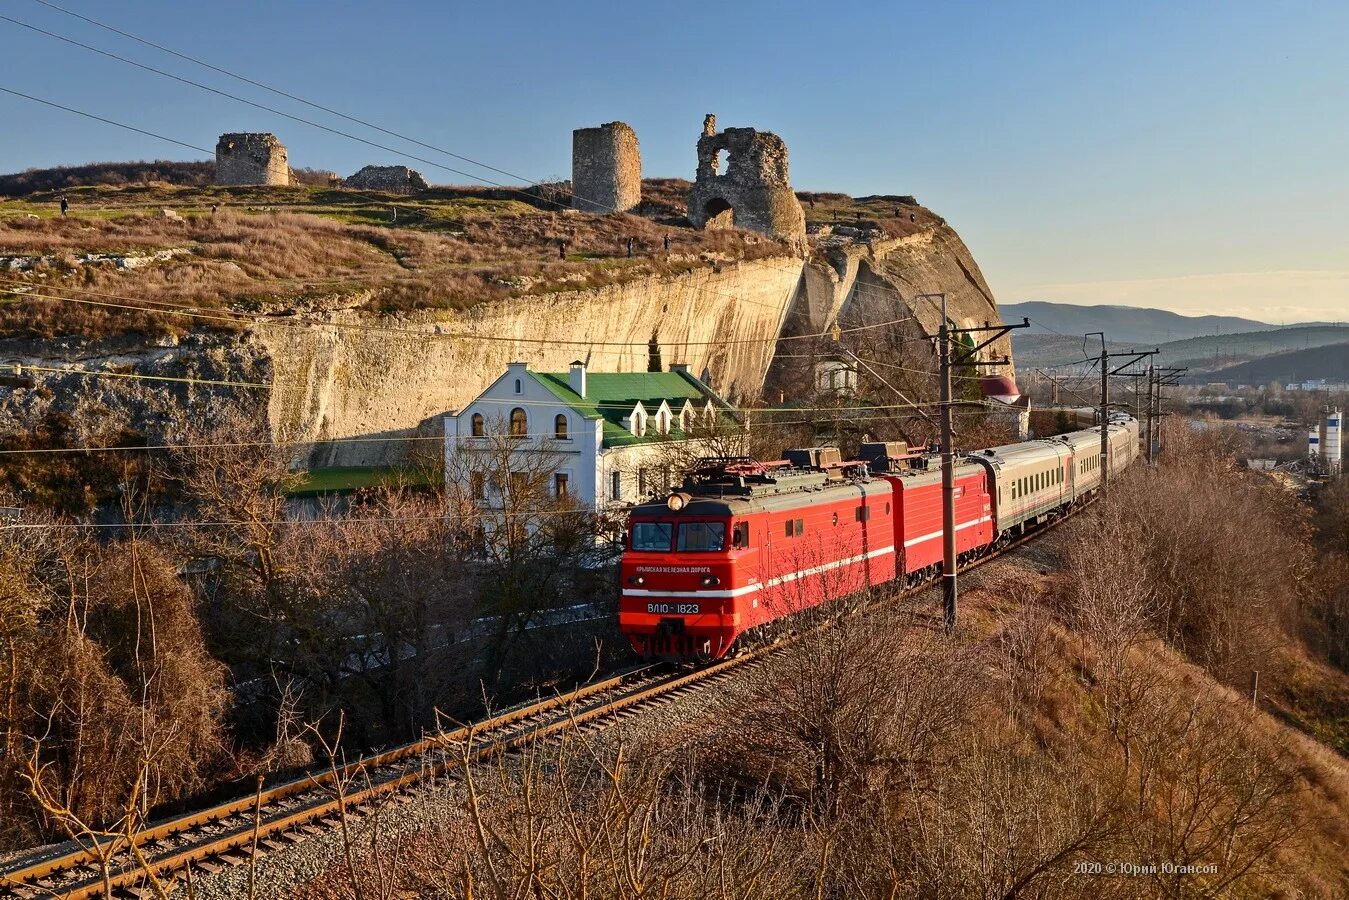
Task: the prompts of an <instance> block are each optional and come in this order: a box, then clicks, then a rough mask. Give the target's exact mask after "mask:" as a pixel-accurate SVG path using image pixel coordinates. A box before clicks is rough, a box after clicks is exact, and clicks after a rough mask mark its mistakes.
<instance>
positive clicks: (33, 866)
mask: <svg viewBox="0 0 1349 900" xmlns="http://www.w3.org/2000/svg"><path fill="white" fill-rule="evenodd" d="M1094 502H1095V499H1094V498H1093V499H1089V500H1087V501H1085V502H1083V503H1081V504H1079V505H1077V506H1073V507H1070V508H1069V509H1068V510H1067V511H1065V512H1064V513H1063V514H1062V515H1060V516H1057V517H1055V518H1054V519H1051V520H1050V521H1048V522H1045V523H1042V524H1041V525H1039V526H1037V527H1035V528H1034V529H1033V530H1032V531H1029V532H1027V533H1026V534H1024V535H1022V536H1020V537H1018V538H1017V539H1015V540H1013V541H1011V542H1009V543H1007V544H1005V545H1003V546H1002V547H1000V548H998V549H996V550H993V551H991V552H988V553H985V554H982V555H980V556H977V557H974V558H972V559H969V560H967V561H966V562H965V564H964V565H962V566H961V567H960V570H961V571H968V570H970V569H974V568H977V567H978V566H981V565H983V564H985V563H988V562H992V561H993V560H995V559H999V558H1001V557H1002V556H1004V555H1006V554H1008V553H1011V552H1013V551H1015V550H1018V549H1020V548H1021V547H1023V546H1025V545H1026V544H1028V543H1030V542H1032V541H1034V540H1035V539H1037V538H1039V537H1041V536H1042V535H1044V534H1045V533H1047V532H1048V531H1050V530H1052V529H1054V528H1056V527H1057V526H1059V525H1060V524H1062V523H1063V522H1065V521H1067V520H1068V519H1070V518H1072V517H1073V516H1074V515H1076V514H1077V513H1078V512H1079V511H1080V510H1082V509H1084V508H1086V507H1087V506H1089V505H1091V504H1092V503H1094ZM933 583H934V579H933V578H927V579H925V580H923V581H920V582H918V583H916V584H912V585H903V586H902V587H901V588H900V590H898V591H895V592H894V593H893V594H891V595H890V596H888V597H886V598H884V599H882V600H881V601H879V602H875V603H873V604H869V605H871V606H875V607H880V606H884V605H889V604H892V603H896V602H898V601H900V600H904V599H907V598H909V597H911V596H913V595H914V594H916V593H919V592H921V591H923V590H926V589H928V588H930V587H932V586H933ZM831 624H832V622H831V621H825V622H821V623H819V624H816V625H813V626H811V627H810V628H807V629H805V630H803V631H800V632H795V633H789V634H787V635H785V636H783V637H782V638H780V639H779V640H777V641H775V642H774V643H772V644H768V645H765V646H763V647H759V648H757V649H754V650H751V651H748V652H746V653H742V654H740V655H738V656H734V657H731V658H728V659H724V660H721V661H719V662H717V663H714V664H712V665H709V666H705V667H703V668H700V669H696V670H693V671H691V672H683V673H678V672H677V673H674V674H671V675H668V676H664V677H655V678H654V679H653V678H652V676H651V675H650V674H649V673H650V672H651V670H652V669H653V668H654V667H653V666H638V667H634V668H631V669H627V670H624V671H622V672H620V673H618V674H616V675H614V676H611V677H609V678H605V679H602V680H600V681H597V682H593V683H591V684H587V685H582V686H581V687H578V688H576V689H574V690H572V691H569V692H567V693H564V694H558V695H556V696H553V697H548V698H545V699H542V700H539V701H536V702H533V703H528V704H525V705H522V706H520V707H517V708H515V709H512V710H509V711H507V712H505V713H502V714H501V715H498V716H495V717H492V718H489V719H486V720H484V721H482V722H478V723H475V724H469V725H463V726H460V727H458V728H455V729H452V730H450V731H446V732H441V733H438V734H435V735H430V736H428V737H425V738H422V739H420V740H417V741H414V742H412V743H409V744H406V745H403V746H400V747H395V748H392V749H390V750H387V751H384V752H382V753H378V754H375V755H373V756H370V757H366V758H364V759H360V760H356V761H354V762H351V763H348V764H346V765H343V766H340V767H337V768H336V769H329V770H326V771H321V772H316V773H313V774H311V775H307V776H305V777H302V778H297V779H294V780H292V781H288V782H285V783H283V784H279V785H277V786H276V787H273V788H269V789H267V790H265V791H263V792H261V793H260V794H253V795H252V796H248V797H241V798H238V799H236V800H231V801H228V802H226V803H223V804H219V805H217V806H213V807H210V808H208V809H204V810H201V811H199V812H195V813H189V814H187V815H183V816H179V817H175V818H172V819H169V820H166V821H164V822H161V823H159V824H157V825H154V826H152V827H150V828H148V829H145V830H143V831H140V832H137V834H136V835H135V836H134V846H135V847H136V848H137V849H141V848H145V847H148V846H151V845H154V844H156V843H160V842H164V841H170V840H173V839H175V838H182V839H188V840H190V839H191V837H192V833H193V832H194V831H198V830H200V829H202V828H208V827H213V826H219V825H221V824H222V823H223V822H224V821H225V820H228V819H230V818H234V817H239V816H244V815H248V816H249V821H248V822H246V823H243V824H241V825H239V826H237V827H233V828H231V829H230V831H229V833H227V834H225V835H221V836H219V837H211V838H208V839H206V840H203V841H198V842H195V843H191V844H190V845H189V846H186V847H183V848H182V849H179V850H177V851H176V852H171V853H168V854H166V855H161V856H156V857H155V858H153V859H150V860H146V861H144V862H143V863H141V864H137V865H127V866H125V867H124V868H122V869H120V870H119V871H117V872H114V873H110V876H109V878H108V882H109V883H110V884H111V886H112V888H113V890H114V891H118V890H119V889H120V890H126V889H130V888H134V886H136V885H140V884H143V883H144V882H145V881H146V880H147V879H148V878H149V877H150V876H151V875H153V876H155V877H159V876H162V875H165V874H172V873H176V872H178V871H182V870H184V869H186V868H187V867H189V866H190V865H191V864H192V863H194V862H201V861H203V860H208V859H211V858H216V857H224V856H226V854H230V853H236V852H238V851H244V852H245V853H248V854H252V853H253V852H255V849H254V848H256V846H257V845H258V844H262V843H263V842H264V841H271V840H272V839H273V838H274V837H277V836H281V835H284V834H287V833H290V832H294V831H295V830H296V829H300V828H303V827H304V826H309V825H312V824H313V823H315V822H319V823H324V824H331V825H332V826H334V827H335V826H336V824H337V821H336V820H337V818H338V817H340V816H341V815H343V814H344V813H346V812H347V811H351V810H359V809H361V808H362V807H366V806H369V805H370V804H371V803H372V802H373V801H376V800H379V799H381V798H383V797H386V796H390V795H394V794H397V793H399V792H401V791H403V790H405V789H407V788H409V787H411V786H412V785H414V784H416V783H418V782H422V781H426V780H428V779H434V778H439V777H441V776H443V775H445V774H447V773H449V772H450V771H451V770H453V769H456V768H458V767H459V766H460V765H462V763H463V761H464V759H465V757H448V756H444V755H441V756H439V758H437V754H441V753H442V752H443V751H445V750H446V749H448V748H449V747H452V746H454V745H455V744H463V743H466V742H467V743H468V744H469V751H468V754H467V757H466V758H467V759H469V760H471V761H474V762H477V761H482V760H485V759H489V758H491V757H494V756H498V755H500V754H503V753H507V752H510V751H513V750H517V749H520V748H522V747H525V746H527V745H528V744H530V743H533V742H535V741H537V740H540V739H543V738H546V737H549V736H552V735H554V734H557V733H559V732H562V731H565V730H566V729H569V728H573V727H576V726H578V725H581V724H586V723H589V722H594V721H598V720H604V719H609V718H614V717H616V714H617V713H619V712H621V711H623V710H627V709H630V708H632V707H634V706H640V705H642V704H645V703H650V702H652V701H653V700H656V699H659V698H661V697H663V696H666V695H670V694H672V693H676V692H678V691H680V690H681V689H685V688H688V687H691V686H694V685H701V684H711V683H715V682H718V681H720V680H722V679H723V678H725V677H729V675H730V673H731V671H732V670H734V669H737V668H739V667H742V666H745V665H747V664H749V663H757V662H759V661H762V660H763V659H765V658H766V657H768V656H769V655H772V654H776V653H779V652H781V651H783V650H785V649H786V648H787V647H789V646H791V645H793V644H795V643H796V642H797V641H799V640H801V639H803V638H804V637H806V636H808V635H811V634H815V633H817V632H820V631H823V630H824V629H825V628H828V627H829V626H830V625H831ZM644 676H645V677H644ZM614 691H619V692H620V693H619V695H618V696H617V697H614V698H612V699H608V700H600V701H598V702H595V703H594V704H593V705H590V706H586V707H585V708H579V709H578V704H583V703H584V702H585V701H587V700H595V699H596V698H597V697H599V695H603V694H607V693H611V692H614ZM549 716H553V717H552V718H551V719H548V718H547V717H549ZM540 717H544V721H541V722H538V723H534V724H527V723H528V722H529V720H531V719H536V718H540ZM520 725H524V726H525V727H523V728H521V729H519V730H517V731H511V730H510V729H511V728H512V726H520ZM475 740H479V741H482V743H480V744H478V745H477V746H476V747H475V746H473V741H475ZM418 759H421V760H423V764H422V765H421V766H418V767H415V768H411V767H410V768H409V769H408V770H407V771H403V772H395V773H393V774H392V775H391V776H390V777H387V778H382V779H380V780H377V781H376V780H370V776H371V775H372V774H373V773H376V772H377V771H378V770H379V769H381V768H387V767H390V766H396V765H398V764H400V763H404V762H409V761H413V760H418ZM427 760H429V762H428V761H427ZM362 776H365V777H366V778H367V781H368V783H367V785H366V786H365V787H362V788H360V789H358V790H354V791H351V792H349V793H348V792H345V791H338V790H336V789H335V788H334V787H333V786H334V785H336V784H339V783H347V782H350V781H351V780H352V779H355V778H359V777H362ZM316 791H326V792H329V793H330V794H335V796H329V797H328V798H327V799H322V800H317V801H316V802H313V803H308V804H306V805H304V806H303V807H302V808H300V809H298V810H294V811H291V812H284V813H282V814H279V815H278V814H276V813H275V812H273V814H272V815H271V816H269V817H267V818H264V819H262V820H261V821H260V822H258V823H256V824H255V823H254V822H253V821H252V816H253V815H254V814H255V813H257V811H258V810H260V809H261V810H262V811H263V812H264V814H265V812H266V809H267V807H268V806H275V805H276V804H278V803H282V802H284V801H286V800H291V799H295V798H302V797H303V795H304V794H306V793H312V792H316ZM129 849H131V848H130V846H129V845H128V844H127V842H126V841H123V846H122V847H121V848H120V849H119V853H121V854H125V853H126V852H127V851H128V850H129ZM264 849H268V848H264ZM259 855H261V853H259ZM30 859H31V857H30ZM97 866H98V861H97V857H96V856H95V855H94V854H93V853H92V852H91V851H88V850H85V849H83V848H79V849H75V850H72V851H69V852H66V853H61V854H57V855H55V856H50V857H44V858H42V859H38V860H36V861H34V862H31V863H29V864H27V865H21V866H18V867H13V868H10V869H8V870H7V871H5V872H3V873H0V896H3V895H4V894H5V893H7V894H9V895H10V896H15V897H20V898H27V897H38V896H60V897H69V898H75V900H83V898H93V897H102V896H104V890H103V889H104V877H103V873H102V872H101V871H100V870H98V869H97ZM89 868H93V869H95V872H94V873H93V874H91V875H89V876H87V877H83V876H81V877H78V878H76V879H71V882H72V883H69V884H66V885H54V884H42V882H44V881H48V882H49V881H50V880H51V879H52V878H54V877H57V876H61V875H68V874H71V873H74V872H76V871H78V870H79V869H89Z"/></svg>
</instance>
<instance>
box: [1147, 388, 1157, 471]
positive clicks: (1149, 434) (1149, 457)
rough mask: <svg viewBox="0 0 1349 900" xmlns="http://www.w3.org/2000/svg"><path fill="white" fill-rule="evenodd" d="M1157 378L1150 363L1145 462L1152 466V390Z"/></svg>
mask: <svg viewBox="0 0 1349 900" xmlns="http://www.w3.org/2000/svg"><path fill="white" fill-rule="evenodd" d="M1156 377H1157V370H1156V369H1155V368H1154V367H1153V365H1152V363H1148V429H1147V441H1148V447H1147V454H1146V456H1147V460H1148V465H1152V390H1153V382H1154V380H1155V379H1156Z"/></svg>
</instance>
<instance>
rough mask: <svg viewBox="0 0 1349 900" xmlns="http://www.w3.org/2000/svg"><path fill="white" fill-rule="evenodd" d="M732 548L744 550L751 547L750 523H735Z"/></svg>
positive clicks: (732, 532) (732, 533)
mask: <svg viewBox="0 0 1349 900" xmlns="http://www.w3.org/2000/svg"><path fill="white" fill-rule="evenodd" d="M731 546H732V547H734V548H735V549H737V550H743V549H744V548H746V547H748V546H749V523H748V522H736V523H735V528H734V529H733V530H732V531H731Z"/></svg>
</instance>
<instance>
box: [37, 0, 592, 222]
mask: <svg viewBox="0 0 1349 900" xmlns="http://www.w3.org/2000/svg"><path fill="white" fill-rule="evenodd" d="M35 2H37V3H40V4H42V5H43V6H46V7H48V8H50V9H54V10H57V11H58V12H62V13H65V14H66V15H68V16H73V17H74V18H76V19H79V20H81V21H83V22H88V23H89V24H90V25H94V26H96V27H98V28H102V29H103V30H105V31H110V32H112V33H113V34H117V35H120V36H122V37H124V38H128V39H129V40H133V41H136V42H137V43H139V44H144V45H145V46H147V47H152V48H154V49H155V50H159V51H161V52H163V53H167V54H169V55H170V56H176V57H177V58H178V59H181V60H184V61H185V62H190V63H192V64H194V65H198V66H201V67H202V68H205V69H210V70H211V71H212V72H217V73H219V74H221V75H224V76H226V77H228V78H233V79H234V80H236V81H241V82H243V83H244V84H250V85H252V86H253V87H258V88H262V89H263V90H264V91H268V92H270V93H273V94H276V95H277V96H278V97H285V98H286V99H287V100H294V101H295V102H296V103H300V104H303V105H305V106H308V107H309V108H310V109H316V110H318V111H320V112H325V113H328V114H329V115H333V116H337V117H338V118H339V119H345V120H346V121H348V122H352V123H354V124H356V125H361V126H364V127H365V128H369V129H372V130H374V131H378V132H380V133H382V134H387V135H389V136H390V137H396V138H398V139H399V140H402V141H407V142H408V143H410V144H416V145H417V146H419V147H425V148H426V149H427V150H434V151H436V152H437V153H443V154H445V155H446V156H449V157H453V158H454V159H458V160H462V161H463V162H466V163H469V164H470V165H474V166H478V167H479V168H482V169H487V170H488V171H489V172H496V173H497V174H499V175H505V176H506V177H508V178H516V179H519V180H520V181H524V182H527V183H531V184H533V183H537V182H535V181H534V180H533V179H530V178H526V177H524V176H522V175H517V174H515V173H514V172H508V171H506V170H505V169H498V168H497V167H496V166H492V165H488V164H487V163H485V162H481V161H479V160H476V159H473V158H472V157H468V156H464V155H462V154H460V153H455V152H454V151H453V150H446V149H445V148H444V147H437V146H435V145H434V144H428V143H425V142H423V141H419V140H417V139H416V138H414V137H410V136H408V135H406V134H399V133H398V132H396V131H390V130H389V129H387V128H384V127H382V126H380V125H376V124H374V123H373V122H367V121H366V120H364V119H360V118H357V117H356V116H350V115H347V114H346V113H344V112H341V111H339V110H336V109H332V108H331V107H328V106H323V105H322V104H320V103H315V102H313V101H312V100H306V99H305V98H303V97H299V96H296V95H295V94H292V93H290V92H289V91H284V90H282V89H281V88H277V87H273V86H271V85H269V84H264V83H263V82H261V81H255V80H254V79H252V78H249V77H247V76H244V75H240V74H239V73H237V72H232V71H230V70H229V69H224V68H221V67H220V66H216V65H213V64H211V63H209V62H206V61H205V60H202V59H198V58H197V57H195V56H189V55H188V54H186V53H181V52H179V51H177V50H174V49H173V48H172V47H166V46H164V45H163V44H157V43H155V42H154V41H152V40H149V39H148V38H143V37H140V36H139V35H135V34H132V33H131V32H129V31H123V30H122V29H120V28H116V27H114V26H112V25H109V24H107V23H106V22H100V21H98V20H97V19H93V18H90V17H89V16H85V15H81V14H80V13H77V12H75V11H73V10H69V9H66V8H65V7H64V6H58V5H57V4H55V3H51V2H48V0H35ZM582 199H584V198H582Z"/></svg>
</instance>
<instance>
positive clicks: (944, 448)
mask: <svg viewBox="0 0 1349 900" xmlns="http://www.w3.org/2000/svg"><path fill="white" fill-rule="evenodd" d="M948 329H949V325H948V324H947V319H946V295H945V294H942V295H941V325H940V326H939V327H938V328H937V361H938V363H939V364H940V366H941V397H940V399H941V550H942V572H941V595H942V609H943V611H944V613H945V622H946V631H947V633H948V634H949V633H950V632H952V631H954V630H955V627H956V606H957V589H956V464H955V449H954V446H953V445H954V430H955V429H954V428H953V425H952V422H951V334H950V331H949V330H948Z"/></svg>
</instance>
